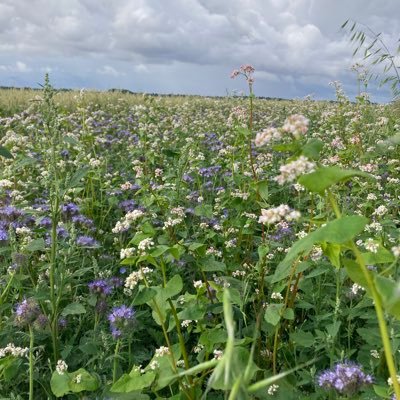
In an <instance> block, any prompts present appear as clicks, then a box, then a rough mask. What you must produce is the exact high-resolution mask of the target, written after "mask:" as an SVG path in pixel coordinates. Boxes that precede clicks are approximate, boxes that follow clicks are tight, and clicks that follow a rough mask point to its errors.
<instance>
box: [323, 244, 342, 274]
mask: <svg viewBox="0 0 400 400" xmlns="http://www.w3.org/2000/svg"><path fill="white" fill-rule="evenodd" d="M322 249H323V251H324V254H325V255H326V256H327V257H328V258H329V261H330V262H331V263H332V265H334V266H335V267H336V268H337V269H339V268H340V250H341V246H340V245H339V244H336V243H326V244H325V245H322Z"/></svg>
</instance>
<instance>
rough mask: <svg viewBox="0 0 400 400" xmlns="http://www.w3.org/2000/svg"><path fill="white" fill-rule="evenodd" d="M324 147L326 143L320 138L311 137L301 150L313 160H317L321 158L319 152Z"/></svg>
mask: <svg viewBox="0 0 400 400" xmlns="http://www.w3.org/2000/svg"><path fill="white" fill-rule="evenodd" d="M323 147H324V143H323V142H322V141H321V140H319V139H315V138H313V139H310V140H309V141H308V142H307V143H306V144H305V145H304V146H303V148H302V150H301V152H302V153H303V154H304V155H305V156H306V157H307V158H310V159H312V160H317V159H318V158H319V153H320V152H321V150H322V148H323Z"/></svg>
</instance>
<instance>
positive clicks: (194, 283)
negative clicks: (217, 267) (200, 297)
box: [193, 280, 203, 289]
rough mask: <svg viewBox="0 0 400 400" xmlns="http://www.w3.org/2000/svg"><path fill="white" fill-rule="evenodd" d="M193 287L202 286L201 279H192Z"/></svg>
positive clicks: (198, 287)
mask: <svg viewBox="0 0 400 400" xmlns="http://www.w3.org/2000/svg"><path fill="white" fill-rule="evenodd" d="M193 287H194V288H195V289H200V288H201V287H203V281H201V280H200V281H193Z"/></svg>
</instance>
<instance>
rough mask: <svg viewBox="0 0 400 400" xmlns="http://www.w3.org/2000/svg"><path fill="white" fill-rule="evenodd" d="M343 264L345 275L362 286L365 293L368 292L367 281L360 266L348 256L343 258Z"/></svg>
mask: <svg viewBox="0 0 400 400" xmlns="http://www.w3.org/2000/svg"><path fill="white" fill-rule="evenodd" d="M343 265H344V267H345V268H346V272H347V275H349V277H350V279H351V280H352V281H353V282H355V283H357V284H358V285H360V286H362V287H363V288H364V289H365V290H366V291H367V293H369V288H368V283H367V280H366V279H365V276H364V273H363V271H362V269H361V267H360V266H359V265H358V264H357V263H356V262H355V261H354V260H351V259H349V258H344V259H343Z"/></svg>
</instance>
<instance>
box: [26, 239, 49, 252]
mask: <svg viewBox="0 0 400 400" xmlns="http://www.w3.org/2000/svg"><path fill="white" fill-rule="evenodd" d="M45 249H46V243H45V241H44V239H42V238H40V239H34V240H32V241H31V242H29V243H28V244H27V245H26V246H25V250H27V251H30V252H34V251H43V250H45Z"/></svg>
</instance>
